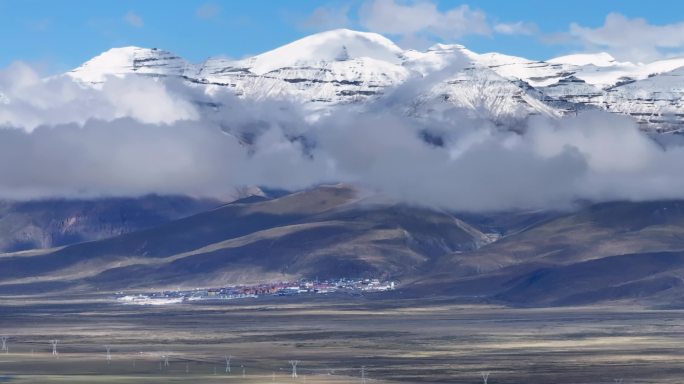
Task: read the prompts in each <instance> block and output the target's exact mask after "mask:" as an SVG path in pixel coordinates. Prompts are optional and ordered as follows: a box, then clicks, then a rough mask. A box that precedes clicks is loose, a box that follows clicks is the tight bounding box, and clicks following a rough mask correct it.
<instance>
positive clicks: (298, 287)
mask: <svg viewBox="0 0 684 384" xmlns="http://www.w3.org/2000/svg"><path fill="white" fill-rule="evenodd" d="M395 288H396V282H394V281H384V280H380V279H377V278H357V279H354V278H340V279H334V280H323V281H319V280H318V279H316V280H306V279H303V280H299V281H294V282H287V281H285V282H271V283H261V284H255V285H229V286H225V287H214V288H195V289H178V290H165V291H161V292H147V293H138V294H134V295H131V294H124V293H122V292H120V293H118V294H117V301H118V302H120V303H122V304H137V305H165V304H179V303H187V302H198V301H221V300H235V299H246V298H258V297H262V296H296V295H317V294H329V293H346V294H362V293H373V292H387V291H391V290H394V289H395Z"/></svg>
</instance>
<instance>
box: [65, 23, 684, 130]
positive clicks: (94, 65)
mask: <svg viewBox="0 0 684 384" xmlns="http://www.w3.org/2000/svg"><path fill="white" fill-rule="evenodd" d="M683 66H684V58H676V59H668V60H661V61H656V62H652V63H646V64H642V63H638V64H635V63H629V62H618V61H616V60H615V59H614V58H613V57H611V56H610V55H608V54H606V53H599V54H578V55H569V56H563V57H557V58H554V59H551V60H547V61H535V60H528V59H525V58H521V57H515V56H509V55H503V54H499V53H485V54H478V53H475V52H472V51H470V50H468V49H466V48H465V47H463V46H461V45H444V44H438V45H435V46H433V47H431V48H430V49H428V50H426V51H415V50H403V49H401V48H399V47H398V46H397V45H396V44H394V43H393V42H392V41H390V40H389V39H387V38H385V37H383V36H381V35H378V34H375V33H368V32H356V31H351V30H346V29H340V30H333V31H328V32H323V33H318V34H315V35H311V36H308V37H305V38H303V39H300V40H297V41H295V42H292V43H290V44H287V45H285V46H282V47H280V48H276V49H274V50H272V51H269V52H265V53H262V54H260V55H257V56H253V57H249V58H245V59H240V60H230V59H225V58H211V59H208V60H206V61H205V62H203V63H199V64H191V63H188V62H187V61H185V60H183V59H182V58H180V57H178V56H177V55H175V54H173V53H170V52H167V51H164V50H160V49H156V48H152V49H146V48H138V47H125V48H114V49H111V50H109V51H107V52H104V53H102V54H101V55H99V56H97V57H95V58H93V59H91V60H89V61H88V62H86V63H84V64H83V65H81V66H80V67H78V68H76V69H74V70H72V71H70V72H68V73H67V75H68V76H70V77H71V78H73V79H75V80H77V81H78V82H80V83H83V84H87V85H93V86H97V85H98V84H101V83H102V82H104V81H106V79H107V77H108V76H125V75H132V74H134V75H138V76H152V77H176V78H181V79H184V80H185V81H188V82H189V83H191V84H193V85H195V86H200V87H205V88H206V90H207V91H208V92H210V91H212V90H215V89H217V88H224V87H226V88H227V89H231V90H232V91H233V92H235V94H236V95H238V96H240V97H244V98H248V99H257V100H259V99H270V98H274V99H289V100H294V101H298V102H301V103H303V104H304V105H306V106H307V107H308V108H310V110H311V111H314V112H316V113H319V112H320V111H326V110H329V109H331V108H334V107H335V106H338V105H342V104H358V105H360V106H363V105H365V102H367V101H370V100H376V101H377V100H383V98H387V99H389V100H388V101H389V102H391V103H392V104H393V105H395V106H397V107H399V108H401V109H402V110H403V112H405V113H407V114H414V115H418V116H421V115H425V114H430V113H438V112H440V111H444V110H448V109H451V108H460V109H463V110H467V111H470V112H472V113H474V114H476V115H477V116H486V117H488V118H492V119H494V120H495V121H503V120H505V119H509V118H514V119H518V118H525V117H526V116H528V115H530V114H544V115H549V116H561V115H563V114H566V113H574V112H576V111H577V110H581V109H587V108H600V109H604V110H607V111H611V112H616V113H621V114H628V115H632V116H633V117H635V118H636V119H637V120H638V121H639V122H641V123H643V125H644V127H651V128H656V129H662V128H663V124H664V123H668V124H676V123H680V122H681V120H682V119H683V118H684V102H683V101H682V100H683V97H684V77H683V76H682V75H683V74H684V69H680V68H682V67H683ZM390 95H391V96H390Z"/></svg>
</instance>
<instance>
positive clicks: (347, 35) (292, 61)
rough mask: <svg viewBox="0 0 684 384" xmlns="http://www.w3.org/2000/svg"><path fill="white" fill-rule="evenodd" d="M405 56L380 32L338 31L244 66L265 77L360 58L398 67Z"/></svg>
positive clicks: (307, 38) (267, 55) (260, 57)
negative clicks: (284, 69) (272, 73)
mask: <svg viewBox="0 0 684 384" xmlns="http://www.w3.org/2000/svg"><path fill="white" fill-rule="evenodd" d="M402 53H403V51H402V49H401V48H399V47H398V46H397V45H396V44H394V43H393V42H392V41H391V40H389V39H387V38H386V37H384V36H382V35H379V34H377V33H370V32H357V31H352V30H349V29H336V30H332V31H327V32H321V33H317V34H315V35H311V36H307V37H304V38H302V39H299V40H297V41H294V42H292V43H290V44H287V45H284V46H282V47H280V48H276V49H274V50H272V51H268V52H265V53H262V54H260V55H257V56H254V57H251V58H249V59H245V60H242V61H241V63H242V66H245V67H248V68H250V71H251V72H252V73H255V74H258V75H262V74H265V73H268V72H271V71H274V70H278V69H281V68H290V67H302V66H307V65H316V64H318V63H321V62H332V61H345V60H352V59H359V58H371V59H375V60H379V61H384V62H389V63H393V64H399V63H400V62H401V55H402Z"/></svg>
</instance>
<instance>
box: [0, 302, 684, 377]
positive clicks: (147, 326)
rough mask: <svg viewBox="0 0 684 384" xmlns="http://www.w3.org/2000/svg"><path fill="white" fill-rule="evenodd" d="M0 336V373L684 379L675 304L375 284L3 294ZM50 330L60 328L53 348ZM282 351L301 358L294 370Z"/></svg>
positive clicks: (683, 315)
mask: <svg viewBox="0 0 684 384" xmlns="http://www.w3.org/2000/svg"><path fill="white" fill-rule="evenodd" d="M0 335H6V336H8V337H9V340H8V342H7V345H8V349H9V351H8V353H6V354H0V382H1V383H5V382H6V383H184V382H192V383H272V382H278V383H283V382H287V383H292V382H296V383H362V382H364V377H365V382H367V383H481V382H483V380H482V378H481V372H489V373H490V375H489V380H488V384H497V383H521V384H537V383H539V384H541V383H559V384H563V383H615V382H616V380H623V382H624V383H681V382H682V379H681V378H682V377H684V312H682V311H678V310H648V309H644V308H640V307H634V306H612V307H596V306H594V307H573V308H551V309H529V308H507V307H500V306H494V305H463V304H454V303H452V302H449V301H446V300H439V299H422V300H409V299H394V298H393V299H391V300H390V299H388V298H386V297H383V296H381V295H375V296H370V297H351V296H335V295H330V296H323V295H321V296H309V297H271V298H259V299H245V300H233V301H227V302H222V303H213V304H206V303H205V304H177V305H168V306H133V305H122V304H117V303H115V302H113V301H112V300H111V297H110V296H107V295H103V296H96V297H94V298H93V297H90V298H81V299H74V298H71V299H59V298H53V299H50V300H47V299H32V298H27V297H24V298H18V297H13V298H3V299H2V300H1V301H0ZM50 340H59V342H58V355H57V356H54V355H52V346H51V345H50ZM106 346H109V347H110V350H111V361H109V362H108V361H107V358H106V357H107V355H106ZM226 355H230V356H232V358H231V372H230V373H226V372H225V371H226V362H225V356H226ZM164 356H168V366H166V364H165V363H164V360H165V358H164ZM290 360H298V361H299V364H298V377H297V378H296V379H293V378H292V377H291V366H290V364H289V361H290ZM362 367H364V368H363V371H364V373H363V375H362Z"/></svg>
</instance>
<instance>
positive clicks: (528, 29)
mask: <svg viewBox="0 0 684 384" xmlns="http://www.w3.org/2000/svg"><path fill="white" fill-rule="evenodd" d="M494 31H495V32H496V33H500V34H502V35H526V36H532V35H535V34H537V32H539V30H538V28H537V25H536V24H534V23H528V22H523V21H518V22H515V23H499V24H495V25H494Z"/></svg>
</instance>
